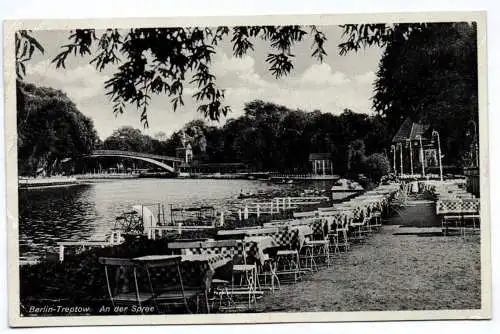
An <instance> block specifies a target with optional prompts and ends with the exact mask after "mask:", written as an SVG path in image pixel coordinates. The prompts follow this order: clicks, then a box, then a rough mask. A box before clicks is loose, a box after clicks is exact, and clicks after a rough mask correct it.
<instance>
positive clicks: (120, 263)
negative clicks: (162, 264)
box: [99, 257, 154, 310]
mask: <svg viewBox="0 0 500 334" xmlns="http://www.w3.org/2000/svg"><path fill="white" fill-rule="evenodd" d="M99 263H101V264H103V265H104V273H105V275H106V286H107V290H108V295H109V299H110V300H111V304H112V305H113V308H115V307H116V306H119V305H124V306H125V305H137V306H141V305H142V304H145V303H147V302H150V301H151V300H152V299H153V298H154V294H153V291H152V290H151V289H150V290H149V291H140V288H139V281H138V279H137V271H138V269H140V267H139V266H138V265H137V264H136V263H135V262H133V261H132V260H131V259H125V258H108V257H101V258H99ZM110 271H114V277H113V276H112V273H111V272H110ZM131 285H132V286H131ZM141 310H142V308H141Z"/></svg>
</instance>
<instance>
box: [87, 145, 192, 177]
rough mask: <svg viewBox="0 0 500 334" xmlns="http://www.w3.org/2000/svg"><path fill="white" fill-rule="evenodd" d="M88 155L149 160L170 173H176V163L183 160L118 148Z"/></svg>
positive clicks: (96, 151)
mask: <svg viewBox="0 0 500 334" xmlns="http://www.w3.org/2000/svg"><path fill="white" fill-rule="evenodd" d="M88 157H117V158H130V159H136V160H141V161H146V162H149V163H151V164H154V165H156V166H158V167H161V168H163V169H165V170H167V171H169V172H171V173H176V168H177V165H179V164H181V163H182V162H183V160H182V159H179V158H175V157H169V156H166V155H157V154H149V153H140V152H131V151H120V150H95V151H93V152H92V153H90V154H89V155H88ZM165 162H169V163H171V164H172V165H167V164H166V163H165Z"/></svg>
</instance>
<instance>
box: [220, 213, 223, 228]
mask: <svg viewBox="0 0 500 334" xmlns="http://www.w3.org/2000/svg"><path fill="white" fill-rule="evenodd" d="M220 226H221V227H222V226H224V211H221V212H220Z"/></svg>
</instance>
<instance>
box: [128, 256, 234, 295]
mask: <svg viewBox="0 0 500 334" xmlns="http://www.w3.org/2000/svg"><path fill="white" fill-rule="evenodd" d="M157 258H158V260H161V256H157ZM137 260H139V261H138V262H139V263H142V264H143V265H144V266H145V267H146V268H147V267H148V263H152V262H153V261H154V259H153V260H149V259H147V258H146V259H144V261H141V259H140V258H139V259H137ZM231 260H232V257H229V256H227V255H225V254H185V255H182V260H181V262H180V264H179V270H180V274H181V278H182V284H183V285H184V287H186V288H188V287H189V288H193V287H194V288H200V290H203V289H204V288H205V287H208V286H209V284H210V280H211V278H212V276H213V274H214V273H215V271H216V270H217V269H218V268H220V267H223V266H224V265H226V264H227V263H228V262H230V261H231ZM148 270H149V275H150V277H151V282H152V285H153V289H154V290H165V289H168V288H171V287H176V286H180V278H179V273H178V269H177V265H167V266H162V267H157V266H151V267H149V268H148ZM138 280H140V281H141V282H140V285H142V286H145V285H146V284H148V283H149V282H148V279H147V276H145V275H140V277H138Z"/></svg>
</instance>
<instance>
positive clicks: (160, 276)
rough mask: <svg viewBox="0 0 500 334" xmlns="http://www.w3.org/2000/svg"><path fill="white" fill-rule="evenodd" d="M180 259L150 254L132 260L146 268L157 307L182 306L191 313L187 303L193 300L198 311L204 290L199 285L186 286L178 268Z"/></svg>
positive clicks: (175, 256) (173, 307)
mask: <svg viewBox="0 0 500 334" xmlns="http://www.w3.org/2000/svg"><path fill="white" fill-rule="evenodd" d="M181 259H182V257H181V256H179V255H158V256H155V255H151V256H143V257H140V258H135V259H134V261H135V262H136V263H139V264H140V265H142V266H144V268H145V269H146V272H147V277H148V283H149V286H150V290H151V291H153V301H154V303H155V305H156V307H157V308H158V307H159V306H162V307H163V308H165V309H166V310H171V309H176V308H184V309H185V310H186V311H187V312H188V313H193V312H192V310H191V308H190V306H189V304H190V303H192V302H194V303H195V308H196V312H198V309H199V299H200V297H201V295H202V294H203V292H204V291H202V290H203V289H202V287H201V286H200V287H196V288H193V287H189V289H187V288H186V286H185V284H184V281H183V277H182V273H181V268H180V264H181Z"/></svg>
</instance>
